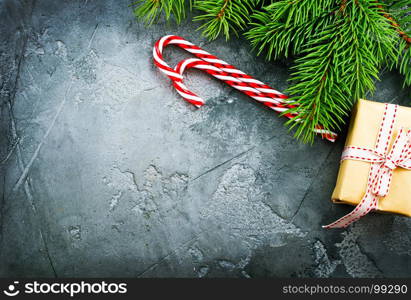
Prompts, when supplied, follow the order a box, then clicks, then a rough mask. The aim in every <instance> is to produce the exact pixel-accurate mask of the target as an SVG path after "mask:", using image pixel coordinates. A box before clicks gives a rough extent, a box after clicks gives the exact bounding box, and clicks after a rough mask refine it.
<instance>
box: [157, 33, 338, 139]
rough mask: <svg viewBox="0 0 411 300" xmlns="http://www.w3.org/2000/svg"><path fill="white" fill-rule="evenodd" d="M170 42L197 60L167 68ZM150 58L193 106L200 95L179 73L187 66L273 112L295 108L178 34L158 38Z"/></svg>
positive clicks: (199, 101)
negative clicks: (186, 84)
mask: <svg viewBox="0 0 411 300" xmlns="http://www.w3.org/2000/svg"><path fill="white" fill-rule="evenodd" d="M171 44H172V45H176V46H179V47H180V48H183V49H185V50H186V51H188V52H190V53H192V54H194V55H195V56H197V57H198V59H195V58H189V59H185V60H183V61H181V62H180V63H179V64H178V65H177V66H176V67H175V69H173V68H171V67H170V66H169V65H168V64H167V63H166V62H165V61H164V59H163V54H162V53H163V50H164V48H165V47H166V46H167V45H171ZM153 57H154V63H155V64H156V65H157V67H158V68H159V69H160V70H161V71H162V72H163V73H165V74H166V75H167V76H168V77H169V78H170V79H171V80H172V82H173V86H174V87H175V89H176V91H177V92H178V93H179V94H180V95H181V96H182V97H183V98H184V100H186V101H187V102H189V103H191V104H193V105H195V106H197V107H201V106H202V105H204V103H205V102H204V100H203V99H202V98H200V97H199V96H197V95H196V94H195V93H193V92H191V91H190V90H189V89H188V88H187V87H186V86H185V85H184V83H183V75H182V74H183V73H184V71H185V70H186V69H188V68H197V69H200V70H204V71H205V72H207V73H208V74H210V75H212V76H214V77H216V78H218V79H220V80H222V81H224V82H226V83H227V84H229V85H230V86H232V87H234V88H236V89H238V90H240V91H241V92H243V93H245V94H247V95H248V96H250V97H252V98H253V99H255V100H257V101H258V102H261V103H263V104H264V105H266V106H268V107H270V108H271V109H273V110H274V111H276V112H279V113H283V112H284V111H286V110H288V109H290V108H294V107H296V106H295V105H294V104H291V103H290V101H287V100H286V99H287V98H288V97H287V96H286V95H284V94H283V93H281V92H279V91H277V90H275V89H273V88H271V87H270V86H268V85H266V84H264V83H263V82H261V81H259V80H257V79H255V78H253V77H251V76H249V75H247V74H245V73H244V72H242V71H240V70H238V69H236V68H235V67H234V66H232V65H230V64H228V63H226V62H225V61H223V60H221V59H219V58H218V57H216V56H214V55H212V54H210V53H208V52H206V51H205V50H203V49H201V48H200V47H198V46H196V45H194V44H192V43H190V42H189V41H186V40H184V39H183V38H181V37H179V36H175V35H168V36H164V37H162V38H161V39H160V40H158V41H157V42H156V44H155V45H154V48H153ZM284 116H286V117H287V118H289V119H293V120H294V121H296V122H299V121H300V119H298V115H296V114H292V113H287V114H285V115H284ZM314 132H316V133H317V134H320V135H321V136H322V137H323V138H325V139H327V140H329V141H331V142H334V141H335V139H336V137H337V135H336V134H335V133H334V132H331V131H328V130H325V129H323V128H322V127H321V126H317V127H316V128H315V129H314Z"/></svg>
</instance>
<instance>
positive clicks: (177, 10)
mask: <svg viewBox="0 0 411 300" xmlns="http://www.w3.org/2000/svg"><path fill="white" fill-rule="evenodd" d="M131 6H133V7H134V8H133V12H134V15H135V16H136V17H137V18H139V19H141V20H143V22H144V23H145V24H146V25H152V24H153V23H155V22H157V21H158V20H159V19H160V18H161V16H164V18H165V19H166V20H167V21H168V20H169V19H170V18H171V16H173V17H174V19H175V21H176V22H177V23H180V22H181V21H182V20H183V19H184V18H185V17H186V10H187V6H189V7H190V9H191V0H188V1H186V0H139V1H136V2H134V3H132V4H131Z"/></svg>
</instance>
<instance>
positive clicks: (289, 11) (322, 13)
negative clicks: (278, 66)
mask: <svg viewBox="0 0 411 300" xmlns="http://www.w3.org/2000/svg"><path fill="white" fill-rule="evenodd" d="M334 6H335V1H334V0H294V1H289V0H282V1H278V2H275V3H273V4H271V5H269V6H267V7H264V9H263V10H262V11H258V12H256V13H255V14H254V15H253V16H252V17H253V19H254V20H255V22H253V23H251V24H250V25H251V29H250V30H249V31H248V32H246V34H245V35H246V37H247V38H248V39H249V40H250V42H251V45H252V46H253V48H254V49H256V50H257V54H258V55H260V54H261V53H262V52H264V51H265V52H266V56H267V58H268V59H271V58H274V59H277V58H279V57H281V56H285V57H288V56H289V55H290V54H292V55H296V54H299V53H300V52H301V50H302V49H303V47H304V46H305V44H306V43H307V41H309V40H310V39H311V38H313V36H314V35H315V34H316V32H319V31H322V30H324V28H326V27H327V26H328V25H329V24H330V11H331V10H332V8H333V7H334Z"/></svg>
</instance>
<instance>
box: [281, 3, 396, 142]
mask: <svg viewBox="0 0 411 300" xmlns="http://www.w3.org/2000/svg"><path fill="white" fill-rule="evenodd" d="M333 18H334V19H333V21H332V22H331V23H330V24H329V25H328V26H327V27H326V28H325V29H324V30H323V31H320V32H317V34H316V35H315V37H314V38H313V39H311V40H310V41H308V42H307V47H306V48H304V50H303V51H302V53H303V56H302V57H301V58H299V59H297V60H296V65H295V66H294V67H293V70H294V73H293V74H292V78H291V80H292V82H294V85H293V86H291V87H290V88H289V89H288V92H289V93H290V95H291V96H292V98H291V99H292V100H293V101H295V102H296V103H297V104H298V107H296V108H294V109H291V110H289V111H287V112H297V113H298V114H299V116H298V119H299V122H292V121H290V122H288V123H289V124H290V125H291V127H295V126H296V127H298V128H297V130H296V134H295V135H296V137H297V138H301V139H302V140H303V141H305V142H312V141H313V139H314V134H313V131H312V130H313V129H314V128H315V127H316V126H317V125H318V124H321V125H323V126H324V128H325V129H327V130H333V131H334V130H337V129H339V128H340V125H341V124H343V123H344V116H346V115H347V114H348V112H349V110H350V108H351V106H352V104H353V103H354V102H355V101H357V100H358V99H359V98H362V97H363V96H364V94H365V93H366V92H367V91H373V90H374V88H375V86H374V80H376V79H378V72H379V68H380V67H381V65H382V64H383V63H384V62H385V61H387V60H388V61H395V59H396V49H395V38H396V34H395V30H393V28H392V26H391V25H390V23H389V21H388V20H387V19H386V18H385V17H384V16H382V15H381V14H380V13H379V9H378V6H377V4H376V3H372V2H371V1H368V0H346V1H342V2H341V5H340V7H339V8H338V9H336V10H335V13H334V14H333Z"/></svg>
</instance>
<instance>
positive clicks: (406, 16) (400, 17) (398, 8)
mask: <svg viewBox="0 0 411 300" xmlns="http://www.w3.org/2000/svg"><path fill="white" fill-rule="evenodd" d="M385 2H386V3H387V11H388V13H386V14H385V16H386V17H387V18H388V19H389V20H390V21H391V23H392V25H393V26H394V27H395V28H396V30H397V32H398V34H399V36H400V37H401V39H402V40H401V41H400V43H399V47H398V48H399V52H398V57H397V64H396V66H397V67H398V70H399V72H400V73H401V74H402V75H404V85H408V86H411V3H410V1H409V0H386V1H385Z"/></svg>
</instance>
